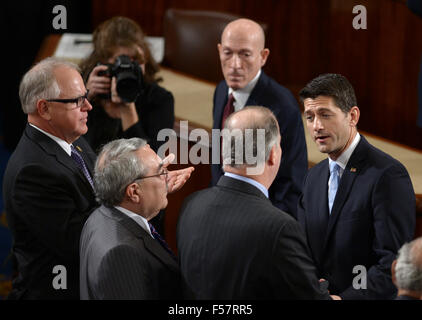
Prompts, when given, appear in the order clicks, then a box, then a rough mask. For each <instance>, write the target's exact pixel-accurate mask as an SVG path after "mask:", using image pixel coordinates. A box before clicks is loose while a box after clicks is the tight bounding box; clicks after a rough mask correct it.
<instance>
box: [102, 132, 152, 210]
mask: <svg viewBox="0 0 422 320" xmlns="http://www.w3.org/2000/svg"><path fill="white" fill-rule="evenodd" d="M146 144H147V143H146V141H145V140H143V139H140V138H131V139H118V140H114V141H111V142H109V143H107V144H106V145H105V146H103V147H102V149H101V152H100V154H99V156H98V158H97V161H96V163H95V174H94V186H95V194H96V197H97V201H98V202H100V203H101V204H103V205H105V206H106V207H113V206H116V205H119V204H120V203H121V202H122V201H123V199H124V196H125V192H126V187H127V186H128V185H129V184H130V183H132V182H133V181H134V179H135V178H136V177H139V176H144V175H145V174H146V172H147V170H148V168H147V167H146V166H145V165H144V164H143V163H142V162H141V161H140V160H139V158H138V156H137V155H136V154H135V151H136V150H138V149H140V148H142V147H143V146H145V145H146Z"/></svg>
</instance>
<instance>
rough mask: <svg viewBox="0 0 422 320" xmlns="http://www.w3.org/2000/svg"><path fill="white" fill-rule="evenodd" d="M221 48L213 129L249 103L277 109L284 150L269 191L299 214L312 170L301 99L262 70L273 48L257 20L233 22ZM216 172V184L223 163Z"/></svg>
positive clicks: (286, 208)
mask: <svg viewBox="0 0 422 320" xmlns="http://www.w3.org/2000/svg"><path fill="white" fill-rule="evenodd" d="M218 50H219V53H220V60H221V67H222V70H223V74H224V78H225V80H224V81H222V82H220V83H219V84H218V86H217V88H216V90H215V92H214V107H213V119H214V124H213V129H222V123H223V122H224V119H225V118H226V117H227V115H228V114H230V113H231V112H233V111H237V110H240V109H242V108H243V107H245V106H254V105H260V106H264V107H267V108H268V109H270V110H271V111H272V112H273V113H274V115H275V116H276V118H277V122H278V125H279V128H280V132H281V135H282V137H283V139H282V141H281V148H282V149H283V153H284V155H283V159H282V161H281V165H280V170H279V172H278V174H277V176H276V178H275V180H274V182H273V184H272V186H271V188H270V190H269V195H270V200H271V202H272V203H273V204H274V205H275V206H276V207H278V208H279V209H281V210H283V211H286V212H287V213H289V214H291V215H292V216H296V209H297V202H298V199H299V196H300V192H301V187H302V183H303V178H304V177H305V175H306V171H307V168H308V160H307V149H306V142H305V135H304V130H303V123H302V117H301V114H300V110H299V108H298V105H297V102H296V99H295V98H294V97H293V95H292V94H291V92H290V91H289V90H288V89H286V88H285V87H283V86H281V85H280V84H278V83H277V82H276V81H274V80H273V79H272V78H270V77H268V76H267V75H266V74H265V73H264V72H263V71H262V70H261V68H262V67H263V66H264V65H265V62H266V61H267V58H268V55H269V50H268V49H267V48H265V35H264V31H263V30H262V28H261V26H260V25H259V24H257V23H256V22H254V21H251V20H248V19H239V20H235V21H233V22H231V23H229V24H228V25H227V26H226V28H225V29H224V31H223V34H222V37H221V43H220V44H218ZM215 145H218V143H217V144H215V143H214V146H215ZM217 153H218V155H217V156H216V158H219V149H218V148H215V147H214V148H213V154H214V157H215V154H217ZM214 157H213V158H214ZM211 173H212V181H211V182H212V185H215V184H216V183H217V181H218V179H219V178H220V176H221V175H222V174H223V171H222V168H221V164H213V165H212V166H211Z"/></svg>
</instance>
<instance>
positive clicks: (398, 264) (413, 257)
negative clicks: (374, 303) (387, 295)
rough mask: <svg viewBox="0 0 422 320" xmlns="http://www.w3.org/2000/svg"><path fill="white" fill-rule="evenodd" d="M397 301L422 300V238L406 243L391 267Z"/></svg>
mask: <svg viewBox="0 0 422 320" xmlns="http://www.w3.org/2000/svg"><path fill="white" fill-rule="evenodd" d="M391 276H392V278H393V283H394V284H395V286H396V287H397V290H398V291H397V297H396V300H422V237H419V238H417V239H415V240H413V241H412V242H410V243H405V244H404V245H403V246H402V247H401V248H400V250H399V253H398V257H397V259H396V260H394V261H393V264H392V266H391Z"/></svg>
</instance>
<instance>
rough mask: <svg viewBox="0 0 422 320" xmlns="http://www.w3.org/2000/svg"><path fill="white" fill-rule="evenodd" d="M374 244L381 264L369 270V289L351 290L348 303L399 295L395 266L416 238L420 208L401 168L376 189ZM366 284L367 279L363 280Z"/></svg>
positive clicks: (394, 168)
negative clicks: (404, 248)
mask: <svg viewBox="0 0 422 320" xmlns="http://www.w3.org/2000/svg"><path fill="white" fill-rule="evenodd" d="M371 201H372V207H373V221H374V226H373V227H374V233H375V235H374V242H373V244H372V245H373V250H374V252H375V254H376V256H377V257H378V261H377V262H376V263H375V264H374V265H373V266H372V267H370V268H369V270H367V288H366V289H360V290H354V289H353V287H352V286H351V287H349V288H348V289H346V290H345V291H344V292H342V293H341V294H340V296H341V297H342V298H344V299H377V298H379V297H383V296H384V297H385V295H386V294H388V293H391V297H392V298H393V297H394V295H395V292H396V288H395V287H394V285H393V283H392V280H391V264H392V262H393V260H394V259H395V258H396V255H397V252H398V250H399V249H400V246H401V245H402V244H403V243H405V242H409V241H411V240H412V239H413V237H414V230H415V223H416V222H415V220H416V215H415V212H416V208H415V205H416V204H415V193H414V191H413V187H412V182H411V180H410V177H409V175H408V173H407V171H406V169H405V168H404V167H403V166H402V165H401V164H396V165H394V166H392V167H390V168H388V169H387V170H386V172H384V174H383V175H382V176H381V178H380V179H379V181H378V182H377V183H376V185H375V189H374V192H373V196H372V199H371ZM363 281H364V279H363Z"/></svg>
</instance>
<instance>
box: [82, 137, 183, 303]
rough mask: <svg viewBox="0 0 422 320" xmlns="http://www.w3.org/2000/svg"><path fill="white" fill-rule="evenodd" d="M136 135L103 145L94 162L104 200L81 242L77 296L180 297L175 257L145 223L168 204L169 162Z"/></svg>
mask: <svg viewBox="0 0 422 320" xmlns="http://www.w3.org/2000/svg"><path fill="white" fill-rule="evenodd" d="M172 157H173V156H172V155H170V156H168V157H167V158H165V159H164V160H162V159H161V158H160V157H159V156H158V155H157V154H156V153H155V152H154V151H153V150H152V149H151V148H150V147H149V145H148V144H147V143H146V141H145V140H143V139H140V138H131V139H119V140H114V141H112V142H109V143H108V144H106V145H105V146H104V147H103V148H102V150H101V152H100V154H99V156H98V159H97V162H96V164H95V178H94V180H95V190H96V195H97V199H98V200H99V202H100V203H101V204H102V205H101V207H99V208H98V209H96V210H95V211H94V212H93V213H92V215H91V216H90V217H89V218H88V220H87V222H86V224H85V226H84V228H83V230H82V235H81V241H80V257H81V263H80V280H81V282H80V288H81V299H88V300H91V299H93V300H96V299H107V300H108V299H148V300H149V299H154V300H157V299H180V298H182V297H183V291H182V283H181V276H180V270H179V266H178V262H177V259H176V257H175V255H174V253H173V252H172V250H171V249H170V248H169V247H168V245H167V244H166V242H165V241H164V240H163V239H162V238H161V236H160V235H159V234H158V233H157V232H156V230H155V229H154V227H153V226H152V224H151V223H150V222H149V220H151V219H152V218H153V217H155V216H156V215H157V214H158V212H159V211H160V210H161V209H164V208H165V207H166V206H167V193H168V192H169V191H171V188H170V187H169V186H168V184H167V174H168V172H167V166H168V165H169V163H170V162H171V161H172V160H171V158H172Z"/></svg>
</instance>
